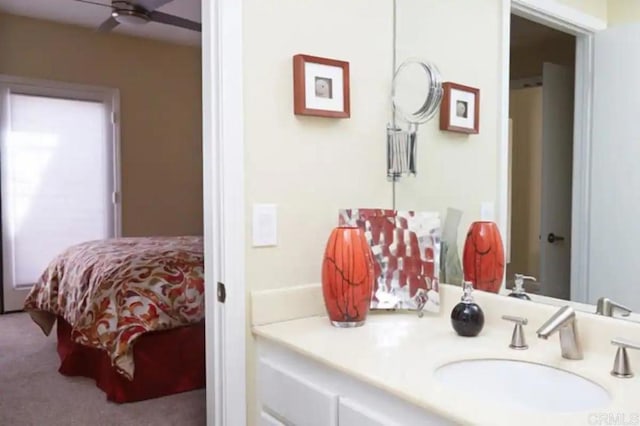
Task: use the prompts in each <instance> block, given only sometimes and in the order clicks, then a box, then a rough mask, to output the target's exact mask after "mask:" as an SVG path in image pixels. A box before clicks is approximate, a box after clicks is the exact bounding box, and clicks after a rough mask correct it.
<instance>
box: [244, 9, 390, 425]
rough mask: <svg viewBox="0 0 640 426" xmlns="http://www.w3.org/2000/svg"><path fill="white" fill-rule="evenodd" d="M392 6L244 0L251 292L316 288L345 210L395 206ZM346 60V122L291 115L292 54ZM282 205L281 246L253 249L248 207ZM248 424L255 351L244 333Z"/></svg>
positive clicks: (248, 275) (248, 276)
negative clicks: (390, 153)
mask: <svg viewBox="0 0 640 426" xmlns="http://www.w3.org/2000/svg"><path fill="white" fill-rule="evenodd" d="M392 6H393V2H392V1H391V0H385V1H375V2H371V1H368V0H349V1H344V0H324V1H317V0H315V1H314V0H244V4H243V10H244V22H243V24H244V30H243V37H244V40H243V43H244V56H243V60H244V69H245V74H244V94H245V99H244V105H245V112H244V115H245V116H244V122H245V129H244V131H245V147H246V148H245V158H246V159H245V162H246V164H245V167H246V179H245V180H246V187H245V191H246V205H247V211H246V217H247V224H246V230H247V241H246V245H247V248H246V262H247V270H246V279H247V288H248V290H249V291H251V290H258V289H267V288H274V287H283V286H292V285H299V284H303V283H312V282H319V280H320V267H321V261H322V255H323V251H324V245H325V243H326V240H327V238H328V236H329V233H330V232H331V229H332V228H333V227H334V226H336V225H337V213H338V209H339V208H343V207H365V206H371V207H391V186H390V185H389V184H388V183H387V181H386V170H385V164H386V157H385V156H386V152H385V145H384V144H385V137H386V136H385V135H386V133H385V132H386V130H385V128H386V123H387V122H388V120H389V117H390V111H391V107H390V93H391V78H392V55H393V45H392V28H393V19H392V16H393V15H392ZM297 53H305V54H310V55H315V56H322V57H328V58H334V59H340V60H345V61H349V62H350V68H351V118H349V119H327V118H318V117H300V116H295V115H294V114H293V74H292V57H293V55H295V54H297ZM261 202H268V203H275V204H277V205H278V246H277V247H274V248H252V247H251V214H252V212H251V206H252V204H254V203H261ZM248 336H249V337H248V339H249V341H248V344H247V351H248V353H247V362H248V387H247V389H248V394H249V402H248V405H249V407H248V410H249V413H248V418H249V419H250V420H251V421H255V392H254V381H255V374H254V373H255V370H254V363H255V354H254V352H255V348H254V346H253V339H252V337H251V335H250V333H248Z"/></svg>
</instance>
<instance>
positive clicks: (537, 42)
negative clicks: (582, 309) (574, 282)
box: [507, 16, 575, 299]
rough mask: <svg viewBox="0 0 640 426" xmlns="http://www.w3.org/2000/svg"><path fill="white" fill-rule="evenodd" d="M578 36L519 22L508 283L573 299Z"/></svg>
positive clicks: (514, 42) (515, 23) (514, 45)
mask: <svg viewBox="0 0 640 426" xmlns="http://www.w3.org/2000/svg"><path fill="white" fill-rule="evenodd" d="M574 68H575V37H573V36H571V35H568V34H564V33H562V32H560V31H556V30H553V29H551V28H547V27H544V26H542V25H540V24H537V23H533V22H531V21H527V20H525V19H523V18H519V17H516V16H512V37H511V64H510V73H511V76H510V77H511V90H510V103H509V105H510V111H509V112H510V118H511V120H512V140H511V153H510V157H511V191H510V192H511V247H510V253H511V255H510V263H509V264H508V266H507V280H510V279H513V275H514V274H515V273H523V274H526V275H532V276H535V277H537V278H538V283H537V284H535V285H533V286H532V287H533V288H529V289H528V290H529V291H533V292H536V293H538V294H542V295H545V296H552V297H557V298H562V299H570V296H571V294H570V277H571V202H572V196H571V194H572V181H571V179H572V163H573V115H574V105H573V98H574V96H573V88H574Z"/></svg>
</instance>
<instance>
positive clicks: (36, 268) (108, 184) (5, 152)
mask: <svg viewBox="0 0 640 426" xmlns="http://www.w3.org/2000/svg"><path fill="white" fill-rule="evenodd" d="M117 109H118V91H117V90H113V89H107V88H98V87H87V86H81V85H71V84H61V83H57V82H48V81H43V80H33V79H24V78H17V77H8V76H0V113H1V114H2V120H0V126H1V128H0V158H1V163H0V171H1V173H0V174H1V178H0V187H1V191H0V194H2V195H1V198H2V199H1V205H2V209H1V210H2V215H1V217H2V265H3V268H2V269H3V274H2V281H3V290H4V291H3V303H2V305H3V306H2V308H3V309H2V310H3V312H5V313H7V312H14V311H20V310H22V308H23V304H24V300H25V297H26V296H27V293H28V292H29V290H30V289H31V287H32V286H33V284H35V282H36V281H37V279H38V277H39V276H40V275H41V274H42V271H43V270H44V269H45V268H46V266H47V264H48V263H49V261H50V260H51V259H52V258H54V257H55V256H56V255H57V254H58V253H60V252H61V251H62V250H64V249H65V248H66V247H69V246H71V245H73V244H77V243H80V242H84V241H91V240H99V239H105V238H113V237H117V236H119V235H120V203H119V191H120V188H119V187H120V178H119V144H118V135H119V127H118V123H117V122H116V120H115V117H116V116H117V114H116V113H117Z"/></svg>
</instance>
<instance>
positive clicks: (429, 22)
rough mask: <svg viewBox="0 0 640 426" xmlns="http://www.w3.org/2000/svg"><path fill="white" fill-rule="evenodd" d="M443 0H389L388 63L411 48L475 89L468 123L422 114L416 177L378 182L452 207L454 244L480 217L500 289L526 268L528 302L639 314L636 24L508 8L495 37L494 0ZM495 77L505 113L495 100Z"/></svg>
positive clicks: (639, 50) (408, 205) (423, 205)
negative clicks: (463, 127) (470, 128)
mask: <svg viewBox="0 0 640 426" xmlns="http://www.w3.org/2000/svg"><path fill="white" fill-rule="evenodd" d="M456 3H457V2H443V1H427V2H415V1H411V0H395V19H396V21H395V26H396V31H395V42H394V45H395V57H396V64H401V63H402V62H403V61H404V60H405V59H407V58H412V57H421V58H425V59H427V60H429V61H432V62H433V63H434V64H436V65H437V66H438V68H439V69H440V71H441V73H442V79H443V81H452V82H455V83H459V84H465V85H468V86H473V87H477V88H480V91H481V98H480V99H481V103H480V110H481V111H480V132H479V133H478V134H477V135H467V134H456V133H452V132H446V131H440V130H439V128H438V123H437V121H438V120H437V119H436V120H432V121H431V122H429V123H427V124H426V125H424V126H422V127H421V128H420V130H419V138H418V139H419V141H420V142H419V145H418V153H417V156H418V161H417V168H418V172H417V176H415V177H407V178H402V179H400V180H399V181H398V182H395V183H392V185H394V191H393V192H394V200H393V202H394V206H395V207H396V208H398V209H413V210H429V211H433V210H436V211H440V212H441V213H442V214H444V213H445V212H446V210H447V208H449V207H452V208H455V209H459V210H460V211H462V213H463V219H462V222H461V224H460V228H459V230H458V232H459V245H460V246H461V245H462V244H463V239H464V234H465V233H466V230H467V229H468V226H469V224H470V223H471V222H473V221H475V220H479V219H480V218H481V216H489V217H493V218H494V220H495V221H496V222H498V223H499V224H500V225H501V230H502V232H503V234H506V236H504V239H505V245H506V248H507V262H508V263H507V267H506V288H504V289H503V292H504V293H505V294H506V293H509V292H510V290H509V288H510V287H511V285H512V284H513V278H514V275H515V274H516V273H521V274H525V275H530V276H534V277H536V278H537V282H531V283H527V284H526V290H527V292H528V293H530V294H531V295H532V299H533V300H535V301H540V302H545V303H553V304H558V305H562V304H567V301H571V302H572V303H575V306H576V307H577V308H578V309H581V310H583V311H586V312H592V313H596V311H597V310H600V311H601V313H603V314H607V315H609V314H611V315H612V316H614V317H616V318H624V319H631V320H636V321H640V315H639V313H640V290H639V289H638V288H639V287H638V286H639V285H640V284H637V283H636V281H638V280H640V278H637V277H636V275H637V274H636V271H635V268H634V266H635V253H636V249H635V245H636V244H638V242H639V241H640V221H639V219H638V218H637V217H635V216H636V212H640V196H639V195H638V193H639V190H640V166H638V159H640V126H638V124H637V123H638V120H637V118H636V112H638V111H640V95H639V94H640V83H639V82H638V81H639V80H638V78H637V76H638V75H640V22H639V23H637V24H624V25H612V26H610V27H609V28H606V29H602V30H598V31H593V28H591V29H589V28H584V29H580V28H578V29H576V27H575V26H571V27H569V26H567V27H563V25H559V24H558V23H557V21H556V22H552V21H549V22H546V21H545V19H541V18H539V17H538V18H535V21H536V22H534V20H532V19H533V18H532V17H530V16H528V15H527V13H526V12H523V11H521V10H519V9H518V8H514V9H512V15H511V18H510V22H509V28H510V31H509V38H508V39H505V38H506V37H505V36H504V33H503V31H502V28H503V26H502V16H503V15H502V3H501V2H468V3H472V4H468V3H467V2H465V6H464V7H460V6H457V5H456ZM506 46H508V50H509V52H510V55H509V56H510V63H509V67H508V68H509V70H508V72H505V71H506V70H505V66H504V63H503V61H502V60H501V58H502V57H503V55H502V53H501V52H502V51H503V50H504V49H506ZM591 58H592V59H591ZM592 64H593V65H592ZM505 74H508V76H505ZM501 76H502V78H500V77H501ZM503 78H506V79H508V80H507V81H508V82H509V90H508V95H507V96H508V98H509V107H508V111H501V110H500V108H499V107H496V106H499V105H500V104H501V101H500V100H501V99H502V96H503V95H502V94H503V93H504V89H503V85H502V81H503ZM591 80H593V85H592V84H590V82H591ZM504 105H506V103H505V104H504ZM507 123H508V124H507ZM502 126H504V129H507V128H508V132H507V131H506V130H505V131H503V127H502ZM506 135H508V138H507V137H506ZM503 139H507V140H503ZM616 305H620V306H621V307H620V308H616ZM628 311H631V314H630V315H628Z"/></svg>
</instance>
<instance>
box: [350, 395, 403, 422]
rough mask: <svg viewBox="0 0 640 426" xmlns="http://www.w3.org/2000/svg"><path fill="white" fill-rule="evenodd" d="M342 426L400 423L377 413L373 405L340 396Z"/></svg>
mask: <svg viewBox="0 0 640 426" xmlns="http://www.w3.org/2000/svg"><path fill="white" fill-rule="evenodd" d="M338 424H339V425H340V426H399V425H400V423H398V422H396V421H394V420H392V419H390V418H388V417H386V416H383V415H381V414H380V413H376V412H375V411H374V410H373V407H364V406H362V405H360V404H358V403H356V402H354V401H351V400H350V399H349V398H344V397H340V404H339V406H338Z"/></svg>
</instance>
